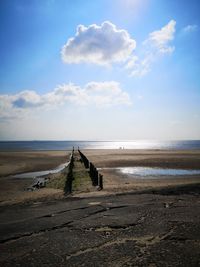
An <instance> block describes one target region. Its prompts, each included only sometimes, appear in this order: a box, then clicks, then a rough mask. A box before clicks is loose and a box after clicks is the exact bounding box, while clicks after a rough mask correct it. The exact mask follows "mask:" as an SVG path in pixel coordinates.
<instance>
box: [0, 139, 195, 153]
mask: <svg viewBox="0 0 200 267" xmlns="http://www.w3.org/2000/svg"><path fill="white" fill-rule="evenodd" d="M73 147H74V148H75V149H77V148H78V147H79V148H80V149H164V150H170V149H172V150H190V149H195V150H197V149H200V140H185V141H148V140H133V141H0V151H20V150H27V151H28V150H71V149H72V148H73Z"/></svg>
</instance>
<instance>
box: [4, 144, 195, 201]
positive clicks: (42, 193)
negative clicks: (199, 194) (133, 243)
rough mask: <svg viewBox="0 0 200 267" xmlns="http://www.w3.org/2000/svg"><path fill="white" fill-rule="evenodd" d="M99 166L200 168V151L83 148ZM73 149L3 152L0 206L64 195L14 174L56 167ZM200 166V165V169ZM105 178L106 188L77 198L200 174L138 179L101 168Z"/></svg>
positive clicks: (148, 186) (185, 179) (166, 183)
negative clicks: (33, 185)
mask: <svg viewBox="0 0 200 267" xmlns="http://www.w3.org/2000/svg"><path fill="white" fill-rule="evenodd" d="M82 151H83V153H84V154H85V155H86V156H87V157H88V159H89V160H90V161H91V162H92V163H94V164H95V166H96V167H97V168H106V167H127V166H129V167H134V166H145V167H165V168H171V167H172V168H179V169H180V168H182V169H188V170H192V169H199V166H200V150H189V151H186V150H184V151H182V150H171V151H169V150H167V151H166V150H152V149H151V150H146V149H145V150H141V149H139V150H138V149H137V150H136V149H115V150H113V149H95V150H94V149H87V150H82ZM70 153H71V151H70V150H68V151H61V150H59V151H58V150H57V151H23V152H0V181H1V187H0V205H7V204H15V203H23V202H26V201H36V200H39V199H49V198H50V199H51V198H52V199H54V198H56V199H58V198H63V197H64V196H63V192H62V190H58V189H52V188H43V189H40V190H36V191H33V192H27V191H25V190H24V189H25V188H26V187H27V184H29V185H30V184H31V181H32V180H31V179H21V178H13V177H12V176H11V175H14V174H19V173H25V172H30V171H31V172H32V171H42V170H48V169H53V168H56V167H57V166H58V165H60V164H61V163H64V162H66V161H67V160H68V157H69V155H70ZM197 167H198V168H197ZM100 173H101V174H103V177H104V189H103V191H97V192H93V193H87V192H85V193H81V194H74V195H73V197H88V196H103V195H109V194H119V193H127V192H139V191H141V190H152V189H156V190H157V189H159V188H167V187H170V186H172V187H176V186H181V185H189V184H191V185H192V184H198V183H199V182H200V175H191V176H190V177H189V178H188V176H184V177H183V176H182V177H181V178H180V177H177V176H174V177H170V178H169V177H167V176H166V177H162V178H159V177H158V179H135V178H134V177H132V178H130V177H128V176H127V175H123V174H119V173H117V172H115V171H114V170H106V169H104V170H100Z"/></svg>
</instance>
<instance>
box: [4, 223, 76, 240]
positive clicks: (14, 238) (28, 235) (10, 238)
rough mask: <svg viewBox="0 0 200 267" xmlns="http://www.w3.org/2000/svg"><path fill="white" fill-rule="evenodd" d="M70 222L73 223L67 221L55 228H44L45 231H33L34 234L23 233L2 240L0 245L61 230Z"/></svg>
mask: <svg viewBox="0 0 200 267" xmlns="http://www.w3.org/2000/svg"><path fill="white" fill-rule="evenodd" d="M72 222H73V221H69V222H67V223H63V224H60V225H55V226H53V227H50V228H45V229H41V230H38V231H35V232H31V233H24V234H21V235H17V236H13V237H9V238H6V239H2V240H1V241H0V244H5V243H8V242H10V241H16V240H18V239H21V238H24V237H30V236H33V235H38V234H41V233H45V232H50V231H54V230H58V229H62V228H65V227H66V226H68V225H69V224H70V223H72Z"/></svg>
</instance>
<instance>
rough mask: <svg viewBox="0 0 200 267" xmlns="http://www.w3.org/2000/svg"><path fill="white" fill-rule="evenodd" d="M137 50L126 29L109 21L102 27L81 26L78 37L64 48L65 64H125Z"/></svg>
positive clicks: (68, 42)
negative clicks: (119, 27)
mask: <svg viewBox="0 0 200 267" xmlns="http://www.w3.org/2000/svg"><path fill="white" fill-rule="evenodd" d="M135 48H136V41H135V40H134V39H132V38H131V37H130V35H129V33H128V32H127V31H126V30H124V29H118V28H117V27H116V26H115V25H114V24H113V23H111V22H109V21H105V22H103V23H102V24H101V25H100V26H98V25H96V24H92V25H89V26H88V27H85V26H83V25H79V26H78V27H77V32H76V35H75V36H74V37H72V38H70V39H68V41H67V43H66V44H65V45H64V46H63V47H62V50H61V55H62V59H63V61H64V62H65V63H81V62H84V63H95V64H99V65H105V64H111V63H116V62H124V61H125V60H126V59H127V58H128V57H129V56H130V55H131V53H132V52H133V50H134V49H135Z"/></svg>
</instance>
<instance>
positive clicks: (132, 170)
mask: <svg viewBox="0 0 200 267" xmlns="http://www.w3.org/2000/svg"><path fill="white" fill-rule="evenodd" d="M116 170H117V171H118V172H120V173H123V174H127V175H131V176H139V177H141V176H142V177H148V176H184V175H198V174H200V170H185V169H167V168H151V167H123V168H116Z"/></svg>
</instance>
